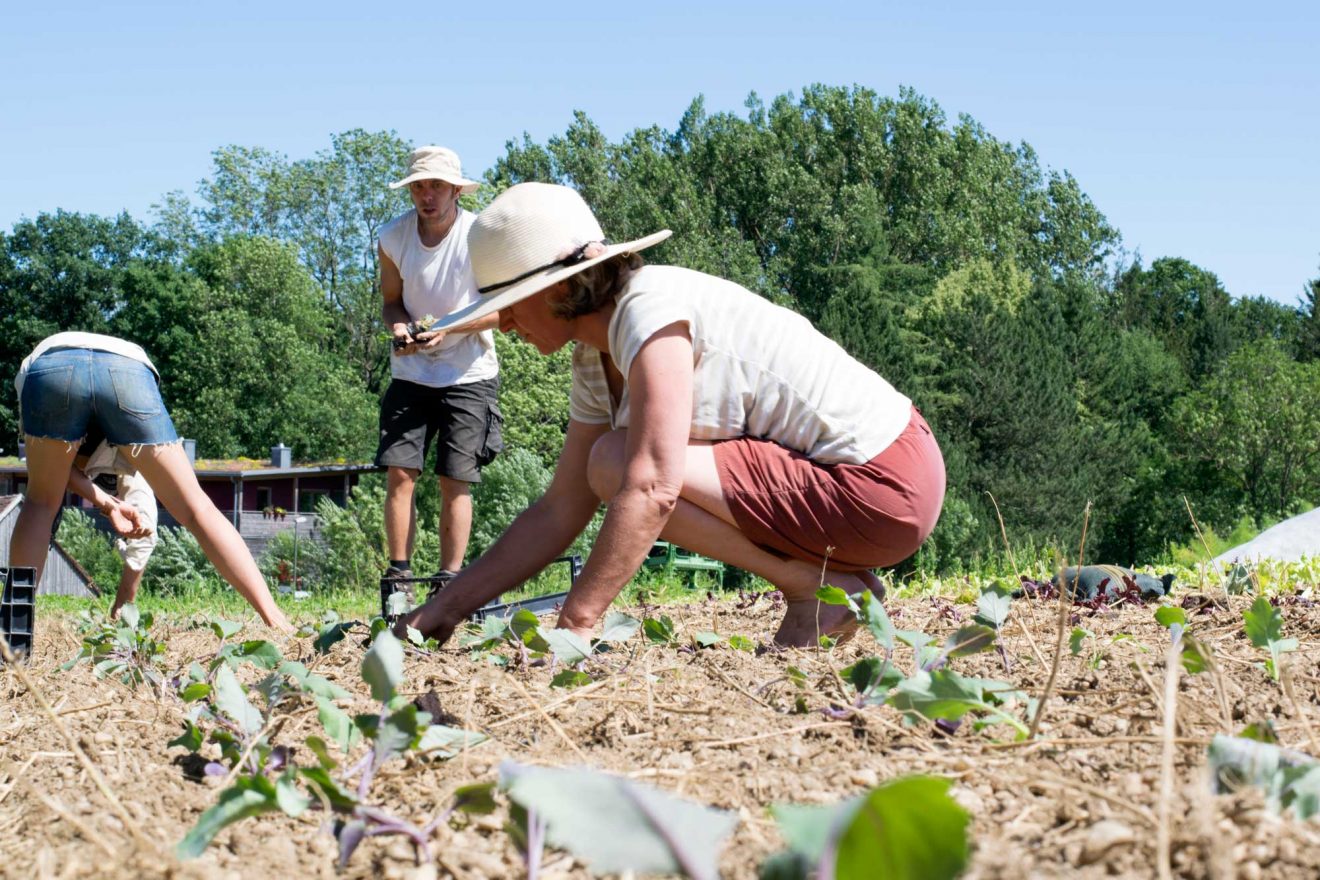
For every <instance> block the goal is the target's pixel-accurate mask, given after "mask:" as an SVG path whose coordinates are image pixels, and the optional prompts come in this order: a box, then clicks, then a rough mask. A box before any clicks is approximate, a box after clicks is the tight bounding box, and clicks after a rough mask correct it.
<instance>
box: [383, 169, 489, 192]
mask: <svg viewBox="0 0 1320 880" xmlns="http://www.w3.org/2000/svg"><path fill="white" fill-rule="evenodd" d="M414 180H443V181H444V182H445V183H450V184H453V185H454V186H456V187H458V191H459V192H460V193H462V194H463V195H469V194H471V193H474V192H476V191H477V190H479V189H481V184H480V183H479V182H478V181H475V180H468V179H467V178H466V177H458V176H452V175H448V174H437V173H436V172H434V171H418V172H417V173H416V174H409V175H408V176H407V177H405V178H404V179H403V180H396V181H394V183H391V184H390V189H400V188H402V187H405V186H407V185H408V184H410V183H412V182H413V181H414Z"/></svg>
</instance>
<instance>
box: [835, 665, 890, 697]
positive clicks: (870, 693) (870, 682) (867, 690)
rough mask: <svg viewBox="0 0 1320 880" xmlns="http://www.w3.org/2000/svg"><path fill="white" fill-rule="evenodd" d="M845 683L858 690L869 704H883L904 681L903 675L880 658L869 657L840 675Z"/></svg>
mask: <svg viewBox="0 0 1320 880" xmlns="http://www.w3.org/2000/svg"><path fill="white" fill-rule="evenodd" d="M839 674H840V675H842V676H843V679H844V681H846V682H848V683H849V684H850V685H852V686H853V687H855V688H857V693H858V694H860V695H862V696H863V697H865V698H866V702H867V703H883V702H884V700H885V696H886V695H887V694H888V693H889V691H891V690H892V689H893V688H894V687H895V686H897V685H898V683H899V682H901V681H902V680H903V673H901V672H899V671H898V669H897V668H895V667H894V665H893V664H892V663H890V662H888V661H887V660H884V659H883V658H880V657H867V658H865V659H863V660H859V661H857V662H856V663H854V664H853V665H852V666H849V667H847V668H845V669H843V670H842V671H841V672H840V673H839Z"/></svg>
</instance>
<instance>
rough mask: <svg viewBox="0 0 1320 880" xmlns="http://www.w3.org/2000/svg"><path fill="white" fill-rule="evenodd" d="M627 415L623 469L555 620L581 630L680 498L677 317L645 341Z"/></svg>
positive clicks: (682, 346)
mask: <svg viewBox="0 0 1320 880" xmlns="http://www.w3.org/2000/svg"><path fill="white" fill-rule="evenodd" d="M628 390H629V394H630V396H631V398H632V404H631V409H632V416H631V419H630V423H629V425H628V434H627V442H626V444H625V448H624V463H623V475H622V480H621V482H620V485H619V489H618V491H617V492H616V493H615V495H614V497H613V498H612V499H611V500H610V503H609V508H608V510H607V511H606V513H605V522H604V524H603V525H602V526H601V530H600V535H599V536H598V537H597V538H596V546H595V547H594V548H593V549H592V551H591V555H590V556H589V557H587V564H586V566H585V567H584V568H583V569H582V574H581V575H580V576H579V577H578V581H577V583H576V584H574V585H573V589H572V590H571V591H570V592H569V596H568V599H567V600H565V602H564V608H563V611H561V612H560V615H559V626H561V627H565V628H567V629H572V630H574V631H576V632H578V634H579V635H586V634H588V633H589V632H590V630H591V628H592V627H593V626H595V625H596V621H597V620H598V619H599V618H600V616H601V615H602V614H604V613H605V609H606V608H608V607H609V604H610V602H612V601H614V597H615V596H617V595H619V591H620V590H622V589H623V586H624V584H626V583H627V582H628V580H629V579H630V578H632V576H633V575H634V574H636V573H637V569H638V568H640V567H641V564H642V560H643V559H645V558H646V554H647V553H649V552H650V550H651V547H652V545H654V543H655V540H656V538H658V537H659V536H660V532H661V530H663V529H664V527H665V523H667V522H668V521H669V516H670V514H671V513H673V511H674V507H675V506H677V504H678V499H679V494H680V493H681V492H682V490H683V478H684V474H685V469H686V464H687V446H688V437H689V435H690V434H691V432H692V341H691V340H690V339H689V338H688V335H687V327H686V325H684V324H682V323H674V324H671V325H669V326H668V327H665V328H663V329H662V330H660V331H659V332H658V333H656V334H655V335H654V336H652V337H651V338H650V339H649V340H647V342H646V343H645V344H644V345H643V346H642V349H641V351H640V352H638V354H637V357H636V358H635V359H634V360H633V363H632V365H631V366H630V367H629V370H628Z"/></svg>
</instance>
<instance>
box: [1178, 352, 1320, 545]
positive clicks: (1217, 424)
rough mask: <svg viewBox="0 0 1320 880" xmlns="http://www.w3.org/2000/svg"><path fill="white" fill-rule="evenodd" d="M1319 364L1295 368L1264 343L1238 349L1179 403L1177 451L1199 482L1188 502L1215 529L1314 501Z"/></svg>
mask: <svg viewBox="0 0 1320 880" xmlns="http://www.w3.org/2000/svg"><path fill="white" fill-rule="evenodd" d="M1317 400H1320V362H1314V361H1312V362H1309V363H1298V362H1297V361H1294V360H1292V359H1291V358H1289V357H1288V356H1287V355H1286V354H1285V353H1284V352H1283V351H1282V350H1281V349H1280V348H1279V346H1278V344H1277V343H1274V342H1272V341H1264V342H1259V343H1256V344H1254V345H1251V346H1245V347H1243V348H1242V349H1240V350H1238V351H1237V352H1235V353H1234V354H1233V355H1232V356H1231V357H1230V358H1229V359H1228V361H1227V363H1226V364H1225V366H1224V369H1223V370H1221V371H1220V372H1218V373H1216V374H1215V375H1214V376H1213V377H1211V379H1210V380H1209V381H1207V382H1206V383H1205V385H1204V387H1202V388H1201V389H1200V390H1198V391H1196V392H1194V393H1192V394H1190V395H1188V396H1187V397H1185V398H1183V399H1182V400H1181V401H1179V405H1178V409H1177V414H1176V417H1175V423H1176V424H1177V425H1178V431H1179V436H1180V438H1181V440H1182V443H1183V445H1182V450H1183V453H1184V454H1185V456H1186V457H1187V458H1188V460H1189V462H1190V463H1191V464H1192V465H1194V466H1195V465H1199V466H1200V467H1201V468H1202V469H1203V470H1202V471H1201V473H1202V474H1203V475H1204V477H1205V479H1204V480H1203V481H1202V482H1200V484H1199V485H1198V486H1197V488H1198V489H1199V492H1198V493H1197V498H1196V499H1195V500H1197V501H1199V502H1201V504H1202V506H1208V507H1209V508H1210V509H1211V510H1212V511H1213V514H1214V515H1213V519H1212V524H1213V525H1215V526H1216V527H1217V528H1219V527H1222V526H1228V525H1231V524H1232V522H1233V521H1235V520H1236V519H1237V517H1238V516H1240V515H1241V514H1242V513H1247V514H1250V515H1251V516H1253V517H1254V518H1256V519H1257V520H1258V521H1259V520H1261V519H1264V518H1265V517H1267V516H1282V515H1286V514H1288V513H1289V512H1290V511H1291V509H1292V507H1293V505H1295V504H1297V503H1299V502H1308V503H1309V502H1313V501H1315V500H1316V498H1317V497H1320V407H1317V406H1316V401H1317Z"/></svg>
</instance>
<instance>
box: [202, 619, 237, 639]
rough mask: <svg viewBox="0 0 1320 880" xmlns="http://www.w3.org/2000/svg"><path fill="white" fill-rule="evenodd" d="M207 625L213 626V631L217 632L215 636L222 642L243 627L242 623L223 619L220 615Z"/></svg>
mask: <svg viewBox="0 0 1320 880" xmlns="http://www.w3.org/2000/svg"><path fill="white" fill-rule="evenodd" d="M207 626H209V627H210V628H211V632H213V633H215V637H216V638H217V639H219V640H220V641H222V642H223V641H224V640H225V639H227V638H229V637H230V636H232V635H234V634H235V633H237V632H238V631H239V630H241V629H242V628H243V624H241V623H236V622H234V621H232V620H223V619H221V618H219V617H215V618H212V619H211V621H210V622H209V623H208V624H207Z"/></svg>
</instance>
